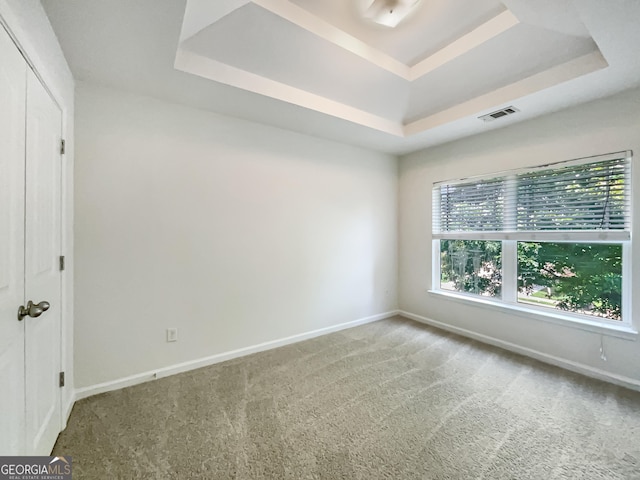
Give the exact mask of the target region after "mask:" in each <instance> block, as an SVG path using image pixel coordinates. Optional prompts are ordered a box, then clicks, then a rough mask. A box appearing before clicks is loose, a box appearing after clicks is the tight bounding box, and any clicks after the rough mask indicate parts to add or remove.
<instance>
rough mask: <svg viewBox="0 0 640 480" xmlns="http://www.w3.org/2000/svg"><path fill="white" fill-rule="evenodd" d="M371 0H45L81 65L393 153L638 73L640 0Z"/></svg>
mask: <svg viewBox="0 0 640 480" xmlns="http://www.w3.org/2000/svg"><path fill="white" fill-rule="evenodd" d="M370 3H371V0H349V1H347V0H323V1H317V0H216V1H211V0H136V1H135V2H131V1H129V0H110V2H103V1H101V0H66V1H65V2H59V1H56V0H42V4H43V6H44V7H45V10H46V11H47V13H48V15H49V17H50V19H51V22H52V25H53V27H54V30H55V31H56V34H57V35H58V37H59V39H60V41H61V44H62V46H63V50H64V51H65V55H66V56H67V59H68V60H69V63H70V65H71V67H72V70H73V72H74V75H75V76H76V77H77V78H79V79H80V80H88V81H92V82H98V83H101V84H106V85H113V86H115V87H120V88H125V89H127V90H133V91H137V92H141V93H146V94H149V95H152V96H157V97H162V98H165V99H168V100H172V101H177V102H179V103H184V104H189V105H194V106H199V107H201V108H206V109H209V110H214V111H218V112H221V113H225V114H231V115H235V116H239V117H243V118H247V119H250V120H254V121H260V122H263V123H271V124H273V125H276V126H280V127H284V128H289V129H291V130H297V131H302V132H305V133H311V134H315V135H318V136H324V137H328V138H334V139H337V140H340V141H346V142H349V143H355V144H358V145H364V146H368V147H370V148H374V149H379V150H383V151H389V152H393V153H404V152H408V151H412V150H415V149H418V148H423V147H425V146H429V145H433V144H437V143H442V142H444V141H448V140H451V139H454V138H460V137H461V136H465V135H470V134H474V133H478V132H481V131H485V130H487V129H490V128H499V126H502V125H507V124H510V123H513V122H516V121H520V120H524V119H526V118H532V117H534V116H537V115H541V114H544V113H547V112H550V111H554V110H557V109H559V108H564V107H566V106H569V105H573V104H576V103H580V102H584V101H588V100H591V99H594V98H598V97H602V96H604V95H607V94H612V93H615V92H618V91H621V90H624V89H627V88H633V87H636V86H638V85H640V61H639V60H638V56H637V53H636V52H637V50H638V48H639V47H640V33H639V32H638V30H639V29H637V28H636V26H635V24H636V22H635V21H634V20H633V19H634V18H640V2H637V1H636V0H618V1H616V2H602V1H600V0H580V1H579V2H574V1H572V0H538V1H536V2H530V1H528V0H502V1H500V0H421V2H419V3H418V5H417V7H416V8H415V9H414V10H413V11H412V13H411V14H410V15H409V16H408V17H407V18H406V19H405V20H404V21H403V22H402V23H401V24H400V25H398V27H397V28H393V29H391V28H388V27H384V26H381V25H378V24H375V23H373V22H371V21H370V20H367V19H366V18H364V15H363V12H364V10H366V8H367V7H368V5H369V4H370ZM106 4H108V5H106ZM242 92H244V93H242ZM509 105H515V106H516V107H517V108H518V109H519V110H520V112H519V113H518V114H517V115H512V116H509V118H508V119H501V120H500V121H499V122H493V123H492V124H485V123H484V122H482V121H480V120H478V117H480V116H482V115H485V114H487V113H489V112H491V111H493V110H498V109H500V108H503V107H505V106H509Z"/></svg>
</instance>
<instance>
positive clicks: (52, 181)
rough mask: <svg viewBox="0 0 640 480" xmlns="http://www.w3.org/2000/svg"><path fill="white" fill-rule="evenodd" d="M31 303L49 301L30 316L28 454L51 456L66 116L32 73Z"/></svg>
mask: <svg viewBox="0 0 640 480" xmlns="http://www.w3.org/2000/svg"><path fill="white" fill-rule="evenodd" d="M26 113H27V116H26V118H27V120H26V138H27V142H26V144H27V145H26V182H25V191H26V200H25V301H27V302H28V301H29V300H31V301H33V303H36V304H37V303H40V302H42V301H46V302H48V303H49V305H50V307H49V309H48V310H47V311H45V312H44V313H42V314H41V315H40V316H39V317H36V318H32V317H26V318H25V319H24V326H25V381H26V388H25V392H26V394H25V397H26V398H25V402H26V451H27V454H30V455H49V453H51V449H52V448H53V445H54V443H55V441H56V438H57V436H58V433H59V432H60V426H61V417H60V386H59V373H60V324H61V317H60V315H61V309H60V303H61V301H60V300H61V278H60V268H59V258H60V242H61V238H60V235H61V228H60V225H61V224H60V222H61V219H60V216H61V215H60V202H61V198H60V197H61V184H60V180H61V161H62V156H61V153H60V139H61V134H62V114H61V111H60V109H59V108H58V106H57V105H56V103H55V102H54V101H53V99H52V98H51V97H50V96H49V94H48V92H47V91H46V90H45V88H44V87H43V86H42V84H41V83H40V81H39V80H38V79H37V78H36V76H35V74H34V73H33V72H32V71H31V69H27V112H26Z"/></svg>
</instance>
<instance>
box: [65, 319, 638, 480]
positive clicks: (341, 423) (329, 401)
mask: <svg viewBox="0 0 640 480" xmlns="http://www.w3.org/2000/svg"><path fill="white" fill-rule="evenodd" d="M54 454H55V455H71V456H72V457H73V469H74V479H76V480H79V479H91V480H93V479H107V478H108V479H133V478H149V479H178V480H186V479H228V478H236V479H254V478H255V479H257V478H269V479H367V480H368V479H412V478H420V479H487V480H493V479H535V480H547V479H586V480H597V479H607V480H611V479H625V480H629V479H640V393H638V392H633V391H630V390H626V389H623V388H619V387H616V386H613V385H609V384H606V383H602V382H598V381H595V380H591V379H588V378H586V377H582V376H580V375H576V374H573V373H570V372H567V371H564V370H561V369H558V368H554V367H550V366H547V365H544V364H542V363H538V362H536V361H534V360H529V359H527V358H523V357H520V356H518V355H514V354H511V353H509V352H505V351H503V350H499V349H497V348H493V347H488V346H485V345H482V344H480V343H478V342H475V341H472V340H467V339H464V338H462V337H458V336H455V335H453V334H449V333H445V332H442V331H439V330H435V329H432V328H430V327H427V326H424V325H421V324H418V323H415V322H412V321H409V320H404V319H401V318H393V319H388V320H383V321H380V322H376V323H373V324H369V325H365V326H361V327H357V328H353V329H351V330H344V331H342V332H338V333H334V334H331V335H327V336H324V337H320V338H316V339H313V340H309V341H306V342H301V343H298V344H295V345H290V346H287V347H282V348H279V349H276V350H271V351H268V352H264V353H258V354H255V355H251V356H248V357H244V358H240V359H236V360H232V361H229V362H225V363H221V364H218V365H214V366H211V367H207V368H202V369H199V370H195V371H192V372H188V373H184V374H181V375H176V376H173V377H168V378H165V379H161V380H158V381H155V382H151V383H146V384H143V385H138V386H135V387H131V388H127V389H124V390H120V391H116V392H111V393H106V394H103V395H98V396H95V397H92V398H88V399H85V400H82V401H80V402H78V403H77V404H76V405H75V407H74V409H73V413H72V414H71V419H70V421H69V426H68V428H67V429H66V430H65V431H64V432H63V433H62V434H61V436H60V438H59V439H58V443H57V445H56V447H55V449H54Z"/></svg>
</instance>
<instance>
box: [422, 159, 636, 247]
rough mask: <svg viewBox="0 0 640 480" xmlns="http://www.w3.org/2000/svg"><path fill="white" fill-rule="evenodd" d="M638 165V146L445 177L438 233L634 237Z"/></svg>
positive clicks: (437, 190)
mask: <svg viewBox="0 0 640 480" xmlns="http://www.w3.org/2000/svg"><path fill="white" fill-rule="evenodd" d="M630 172H631V152H620V153H616V154H610V155H606V156H600V157H593V158H589V159H582V160H574V161H571V162H562V163H558V164H554V165H546V166H544V167H538V168H533V169H527V170H518V171H513V172H505V173H504V174H501V175H499V176H496V175H495V174H494V175H492V176H491V177H476V178H470V179H464V180H458V181H452V182H440V183H437V184H434V188H433V237H434V238H436V239H437V238H477V239H515V240H518V239H521V240H526V239H532V238H544V237H547V238H550V239H551V238H555V239H573V240H590V239H591V240H628V239H629V238H630V231H631V229H630V205H631V188H630V187H631V185H630V182H631V176H630ZM554 232H555V235H554Z"/></svg>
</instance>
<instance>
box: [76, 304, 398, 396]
mask: <svg viewBox="0 0 640 480" xmlns="http://www.w3.org/2000/svg"><path fill="white" fill-rule="evenodd" d="M398 313H399V311H398V310H391V311H389V312H385V313H379V314H377V315H372V316H370V317H365V318H361V319H358V320H353V321H351V322H346V323H340V324H338V325H333V326H331V327H325V328H319V329H317V330H312V331H310V332H306V333H300V334H297V335H292V336H290V337H285V338H281V339H278V340H271V341H269V342H264V343H259V344H257V345H252V346H249V347H244V348H239V349H237V350H231V351H229V352H223V353H218V354H216V355H211V356H209V357H204V358H200V359H197V360H190V361H188V362H183V363H178V364H175V365H170V366H168V367H162V368H158V369H156V370H150V371H147V372H143V373H138V374H135V375H130V376H128V377H124V378H118V379H116V380H110V381H108V382H103V383H98V384H96V385H90V386H88V387H82V388H77V389H76V390H75V399H74V400H81V399H83V398H87V397H91V396H93V395H98V394H100V393H105V392H110V391H112V390H119V389H121V388H125V387H131V386H133V385H138V384H140V383H145V382H149V381H152V380H157V379H158V378H164V377H168V376H170V375H175V374H177V373H183V372H188V371H190V370H195V369H197V368H202V367H207V366H209V365H213V364H216V363H220V362H225V361H227V360H232V359H234V358H238V357H244V356H245V355H251V354H252V353H257V352H263V351H265V350H271V349H273V348H278V347H282V346H285V345H290V344H292V343H297V342H301V341H303V340H309V339H311V338H315V337H320V336H322V335H327V334H329V333H333V332H338V331H340V330H345V329H347V328H353V327H357V326H359V325H364V324H367V323H372V322H377V321H378V320H383V319H385V318H389V317H393V316H395V315H398Z"/></svg>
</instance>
